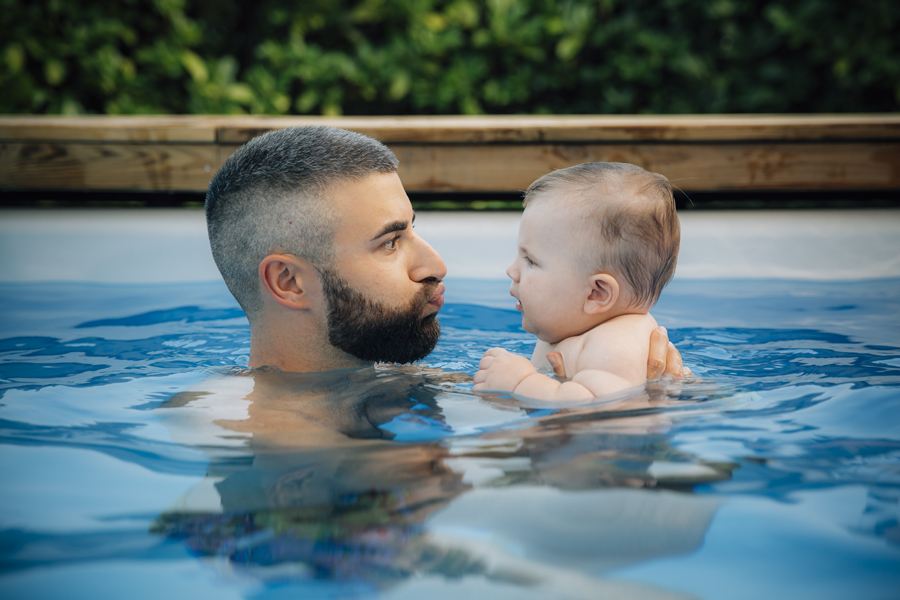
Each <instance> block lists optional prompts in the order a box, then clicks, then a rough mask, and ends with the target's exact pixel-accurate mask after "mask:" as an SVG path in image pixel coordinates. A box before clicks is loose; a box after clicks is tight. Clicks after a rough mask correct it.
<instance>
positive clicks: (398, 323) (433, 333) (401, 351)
mask: <svg viewBox="0 0 900 600" xmlns="http://www.w3.org/2000/svg"><path fill="white" fill-rule="evenodd" d="M319 275H320V276H321V279H322V287H323V290H324V292H325V302H326V306H327V308H328V341H329V342H331V345H332V346H334V347H335V348H338V349H339V350H343V351H344V352H346V353H347V354H350V355H352V356H355V357H356V358H359V359H361V360H366V361H371V362H391V363H410V362H415V361H417V360H420V359H423V358H425V357H426V356H428V354H429V353H430V352H431V351H432V350H434V347H435V345H436V344H437V342H438V338H439V337H440V335H441V324H440V323H438V321H437V313H434V314H430V315H428V316H426V317H422V311H423V310H424V309H425V306H426V305H427V304H428V302H429V301H430V300H431V298H433V297H434V293H435V291H436V290H437V287H438V285H440V282H439V281H437V280H434V281H429V282H427V283H425V284H423V286H422V289H421V291H420V292H419V293H418V294H416V295H415V296H414V297H413V298H412V300H411V301H410V303H409V304H408V305H407V306H405V307H401V308H391V307H388V306H385V305H384V304H382V303H379V302H375V301H373V300H370V299H369V298H366V297H365V296H363V295H362V294H361V293H360V292H358V291H357V290H354V289H353V288H351V287H350V286H349V285H347V282H345V281H344V280H343V279H342V278H341V276H340V275H338V274H337V273H335V272H334V271H331V270H328V269H321V270H319Z"/></svg>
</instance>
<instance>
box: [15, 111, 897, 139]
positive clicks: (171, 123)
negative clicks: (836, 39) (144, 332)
mask: <svg viewBox="0 0 900 600" xmlns="http://www.w3.org/2000/svg"><path fill="white" fill-rule="evenodd" d="M298 125H331V126H333V127H341V128H344V129H350V130H353V131H358V132H360V133H364V134H366V135H370V136H372V137H374V138H376V139H379V140H381V141H383V142H385V143H400V142H408V143H555V142H634V141H711V140H723V141H724V140H729V141H742V140H823V141H824V140H860V139H872V140H888V139H900V114H881V115H621V116H615V115H607V116H602V115H601V116H595V115H571V116H540V115H510V116H473V117H467V116H443V117H441V116H437V117H265V116H253V117H247V116H234V117H232V116H164V115H160V116H131V117H122V116H98V115H94V116H79V117H60V116H10V117H0V140H2V141H83V142H88V141H96V142H111V141H118V142H163V141H165V142H179V143H204V142H205V143H217V142H218V143H225V144H234V143H243V142H246V141H247V140H249V139H251V138H252V137H254V136H256V135H259V134H261V133H264V132H266V131H271V130H273V129H280V128H284V127H293V126H298Z"/></svg>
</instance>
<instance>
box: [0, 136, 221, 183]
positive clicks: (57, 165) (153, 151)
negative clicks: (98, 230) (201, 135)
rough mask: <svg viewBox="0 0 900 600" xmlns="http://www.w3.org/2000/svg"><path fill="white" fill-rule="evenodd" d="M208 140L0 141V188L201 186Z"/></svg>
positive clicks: (216, 158) (210, 171) (211, 167)
mask: <svg viewBox="0 0 900 600" xmlns="http://www.w3.org/2000/svg"><path fill="white" fill-rule="evenodd" d="M220 160H221V159H220V149H219V148H218V147H217V146H215V145H212V144H193V145H192V144H53V143H38V144H32V143H5V144H0V188H11V189H15V188H26V189H41V190H89V189H96V190H125V191H139V190H147V191H205V190H206V186H207V185H208V184H209V180H210V179H212V176H213V175H214V174H215V172H216V170H217V169H218V168H219V166H220Z"/></svg>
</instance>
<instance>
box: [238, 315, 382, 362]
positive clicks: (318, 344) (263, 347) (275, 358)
mask: <svg viewBox="0 0 900 600" xmlns="http://www.w3.org/2000/svg"><path fill="white" fill-rule="evenodd" d="M372 364H373V363H371V362H370V361H364V360H360V359H358V358H356V357H355V356H351V355H350V354H347V353H346V352H343V351H341V350H338V349H337V348H335V347H334V346H332V345H331V344H329V343H328V342H327V340H322V339H319V336H316V335H303V334H302V333H301V334H297V335H290V334H287V333H286V332H285V331H278V332H277V333H273V332H272V331H269V330H266V329H265V328H263V327H256V328H254V327H253V326H251V333H250V368H252V369H255V368H259V367H264V366H269V367H277V368H278V369H281V370H282V371H286V372H292V373H311V372H319V371H335V370H338V369H359V368H363V367H370V366H372Z"/></svg>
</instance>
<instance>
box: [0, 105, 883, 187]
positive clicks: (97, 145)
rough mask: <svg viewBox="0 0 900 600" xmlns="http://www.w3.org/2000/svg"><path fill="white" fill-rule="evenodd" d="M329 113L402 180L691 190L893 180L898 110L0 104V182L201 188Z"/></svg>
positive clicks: (861, 184) (331, 122) (863, 184)
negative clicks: (528, 112) (426, 110)
mask: <svg viewBox="0 0 900 600" xmlns="http://www.w3.org/2000/svg"><path fill="white" fill-rule="evenodd" d="M295 125H332V126H336V127H343V128H347V129H352V130H355V131H359V132H361V133H365V134H367V135H371V136H373V137H375V138H377V139H380V140H382V141H383V142H385V143H387V144H388V145H389V146H390V147H391V148H392V149H393V150H394V152H395V153H396V154H397V156H398V157H399V159H400V162H401V166H400V176H401V178H402V180H403V182H404V184H405V185H406V187H407V189H408V190H410V191H435V192H447V191H452V192H461V191H465V192H497V191H499V192H508V191H519V190H522V189H524V188H525V187H527V186H528V184H529V183H531V181H533V180H534V179H536V178H537V177H540V176H541V175H543V174H545V173H547V172H549V171H551V170H553V169H558V168H563V167H567V166H571V165H574V164H578V163H581V162H585V161H595V160H601V161H619V162H631V163H635V164H638V165H641V166H643V167H645V168H647V169H649V170H651V171H655V172H658V173H662V174H664V175H666V176H667V177H669V178H670V179H672V180H673V181H675V182H676V185H678V186H679V187H680V188H682V189H684V190H686V191H691V190H698V191H699V190H703V191H714V190H822V189H846V190H852V189H858V190H894V191H896V190H900V115H746V116H745V115H713V116H696V115H686V116H621V117H616V116H560V117H547V116H510V117H487V116H484V117H341V118H322V117H289V118H288V117H220V116H207V117H202V116H200V117H174V116H173V117H167V116H160V117H106V116H97V117H0V188H6V189H44V190H86V189H97V190H120V191H129V190H142V191H143V190H146V191H196V192H202V191H204V190H205V189H206V186H207V184H208V182H209V180H210V178H211V177H212V175H213V174H214V173H215V171H216V170H217V169H218V168H219V166H220V165H221V164H222V163H223V162H224V160H225V159H226V158H227V157H228V156H229V155H230V154H231V153H232V152H233V151H234V150H235V149H236V148H237V147H238V146H239V144H240V143H243V142H244V141H246V140H247V139H250V138H251V137H253V136H254V135H258V134H260V133H263V132H265V131H271V130H273V129H278V128H281V127H290V126H295Z"/></svg>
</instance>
